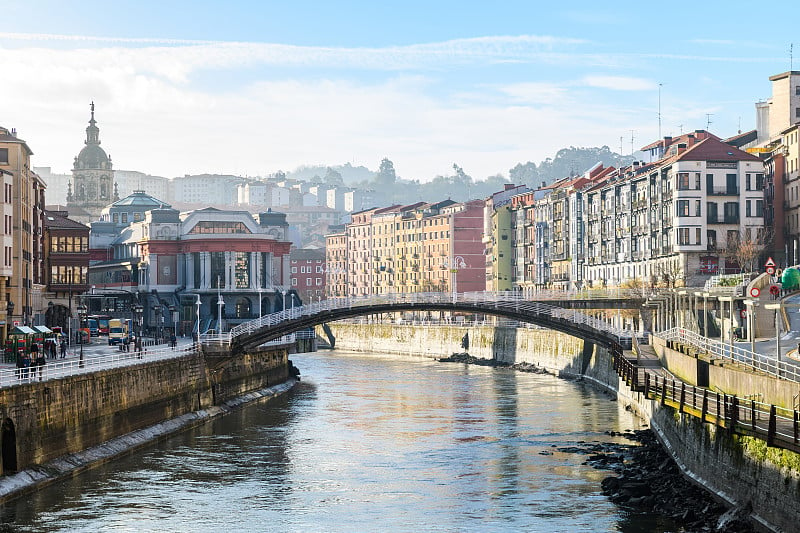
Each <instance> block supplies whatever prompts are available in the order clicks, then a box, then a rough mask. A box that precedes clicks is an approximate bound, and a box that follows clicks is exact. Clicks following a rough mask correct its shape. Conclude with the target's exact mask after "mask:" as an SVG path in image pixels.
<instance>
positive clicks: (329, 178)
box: [323, 167, 344, 186]
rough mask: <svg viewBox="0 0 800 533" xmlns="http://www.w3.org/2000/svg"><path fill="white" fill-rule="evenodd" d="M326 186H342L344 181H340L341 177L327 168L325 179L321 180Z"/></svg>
mask: <svg viewBox="0 0 800 533" xmlns="http://www.w3.org/2000/svg"><path fill="white" fill-rule="evenodd" d="M323 180H324V181H325V184H326V185H335V186H343V185H344V180H343V179H342V175H341V174H340V173H339V172H337V171H336V170H334V169H332V168H331V167H328V169H327V170H326V171H325V177H324V178H323Z"/></svg>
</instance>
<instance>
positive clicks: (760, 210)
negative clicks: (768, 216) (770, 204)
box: [756, 200, 764, 217]
mask: <svg viewBox="0 0 800 533" xmlns="http://www.w3.org/2000/svg"><path fill="white" fill-rule="evenodd" d="M756 216H757V217H763V216H764V200H756Z"/></svg>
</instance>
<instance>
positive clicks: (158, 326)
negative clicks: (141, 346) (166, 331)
mask: <svg viewBox="0 0 800 533" xmlns="http://www.w3.org/2000/svg"><path fill="white" fill-rule="evenodd" d="M153 313H155V319H156V324H155V326H156V331H155V333H156V344H160V343H161V306H160V305H155V306H154V307H153Z"/></svg>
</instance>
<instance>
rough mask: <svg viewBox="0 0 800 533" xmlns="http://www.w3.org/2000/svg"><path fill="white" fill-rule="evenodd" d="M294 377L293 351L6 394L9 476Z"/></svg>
mask: <svg viewBox="0 0 800 533" xmlns="http://www.w3.org/2000/svg"><path fill="white" fill-rule="evenodd" d="M287 378H288V368H287V358H286V351H285V350H270V351H264V352H260V353H253V354H248V355H245V356H243V357H240V358H235V359H230V358H226V357H224V354H213V353H209V354H205V355H200V354H193V355H187V356H184V357H178V358H175V359H166V360H159V361H152V362H145V363H142V364H137V365H130V366H124V367H120V368H115V369H110V370H104V371H99V372H92V373H89V374H83V375H76V376H71V377H67V378H63V379H53V380H49V381H42V382H38V381H37V382H33V383H26V384H21V385H18V386H13V387H7V388H3V389H0V417H2V418H0V420H2V437H1V438H0V454H1V455H2V465H3V468H4V471H3V473H4V474H8V473H10V472H9V471H13V470H24V469H26V468H29V467H32V466H36V465H43V464H45V463H47V462H49V461H52V460H54V459H56V458H59V457H62V456H65V455H67V454H74V453H78V452H81V451H83V450H86V449H88V448H90V447H93V446H97V445H99V444H101V443H104V442H107V441H109V440H111V439H114V438H116V437H120V436H122V435H125V434H128V433H130V432H133V431H136V430H140V429H142V428H146V427H148V426H152V425H155V424H159V423H162V422H164V421H166V420H170V419H174V418H176V417H179V416H182V415H185V414H187V413H191V412H194V411H199V410H203V409H208V408H210V407H212V406H214V405H218V404H220V403H222V402H225V401H227V400H230V399H232V398H234V397H236V396H238V395H242V394H244V393H247V392H249V391H253V390H258V389H262V388H266V387H268V386H270V385H275V384H278V383H281V382H284V381H286V380H287Z"/></svg>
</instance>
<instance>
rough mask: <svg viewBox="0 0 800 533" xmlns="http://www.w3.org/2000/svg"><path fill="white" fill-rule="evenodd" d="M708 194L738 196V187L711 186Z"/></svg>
mask: <svg viewBox="0 0 800 533" xmlns="http://www.w3.org/2000/svg"><path fill="white" fill-rule="evenodd" d="M708 195H709V196H739V187H711V188H710V189H709V190H708Z"/></svg>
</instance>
